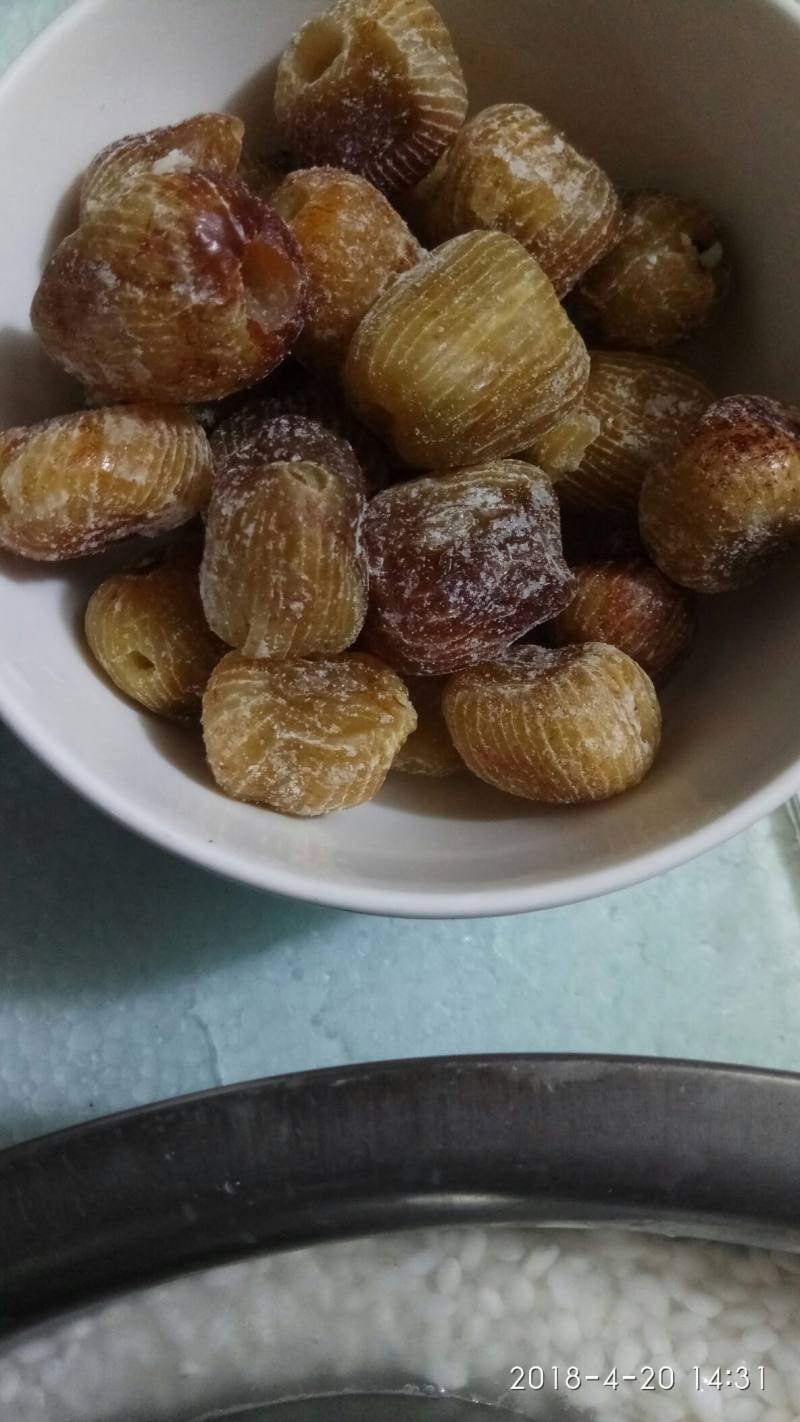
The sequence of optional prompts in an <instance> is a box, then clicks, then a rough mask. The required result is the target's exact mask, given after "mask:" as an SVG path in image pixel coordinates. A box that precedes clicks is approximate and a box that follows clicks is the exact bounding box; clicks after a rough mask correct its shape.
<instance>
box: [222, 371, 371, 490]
mask: <svg viewBox="0 0 800 1422" xmlns="http://www.w3.org/2000/svg"><path fill="white" fill-rule="evenodd" d="M297 370H298V372H299V377H300V378H299V379H295V378H294V372H293V374H292V378H291V380H287V381H286V382H284V381H283V380H282V379H279V384H278V387H277V388H276V387H275V385H274V383H273V382H269V384H267V385H264V386H260V387H259V389H258V391H253V393H252V394H251V395H248V397H247V398H246V399H245V400H244V401H243V402H242V403H241V404H239V406H238V408H237V409H235V410H233V411H232V412H230V413H228V414H227V415H226V417H225V418H224V419H222V420H221V421H220V422H219V423H218V424H216V425H215V428H214V432H213V435H212V438H211V449H212V452H213V455H214V461H215V463H216V464H217V465H219V466H221V464H222V462H223V461H224V460H226V459H227V458H229V457H230V456H231V455H232V454H233V453H234V452H235V451H236V450H237V449H238V448H239V447H240V446H241V445H242V444H243V443H248V442H249V441H250V440H251V439H252V437H253V435H254V434H255V433H257V431H258V430H259V429H260V428H261V427H262V426H263V425H265V424H267V423H269V422H271V421H272V420H274V419H277V418H279V417H281V416H284V415H301V416H303V417H305V418H306V419H309V420H313V421H314V422H315V423H317V424H320V425H323V426H324V428H325V429H327V430H330V432H331V433H332V434H334V435H338V436H339V437H340V438H341V439H343V440H346V441H347V443H348V444H349V445H350V446H351V448H352V449H353V451H354V453H355V455H356V458H357V459H358V462H359V464H360V466H361V469H362V472H363V474H364V478H365V480H366V486H367V493H368V494H370V495H371V494H375V493H377V492H378V491H379V490H380V489H384V488H385V487H386V485H387V484H388V483H389V482H390V470H389V462H388V459H387V452H386V450H385V449H384V447H383V445H382V444H381V443H380V441H379V440H377V439H376V438H375V436H374V435H373V434H371V433H370V431H369V430H368V429H367V428H366V427H365V426H364V425H363V424H362V423H361V421H360V420H359V419H357V418H356V416H355V415H354V414H353V412H352V410H351V409H350V407H349V406H348V405H346V404H345V403H344V401H343V400H342V398H341V396H337V395H336V394H335V392H334V391H333V390H332V389H331V388H330V386H328V385H324V384H322V383H321V382H320V381H318V380H314V379H313V378H312V377H311V376H309V375H307V374H306V373H305V371H302V370H301V369H300V367H299V366H298V367H297ZM280 376H281V377H282V376H283V370H281V372H280Z"/></svg>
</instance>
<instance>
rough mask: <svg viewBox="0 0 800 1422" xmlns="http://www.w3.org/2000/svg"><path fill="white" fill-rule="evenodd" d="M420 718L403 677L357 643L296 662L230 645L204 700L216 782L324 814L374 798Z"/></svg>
mask: <svg viewBox="0 0 800 1422" xmlns="http://www.w3.org/2000/svg"><path fill="white" fill-rule="evenodd" d="M416 722H417V716H416V712H415V711H414V708H413V706H412V705H411V702H410V700H409V697H408V693H407V691H406V688H405V686H404V685H403V683H402V681H401V680H400V678H399V677H398V676H396V675H395V673H394V672H393V671H390V669H389V668H388V667H386V666H383V665H382V664H381V663H380V662H378V661H376V660H375V658H374V657H369V656H365V655H362V654H360V653H356V652H351V653H346V654H345V655H344V656H341V657H336V658H331V659H319V660H315V661H292V662H266V661H250V660H248V659H247V658H246V657H243V656H241V655H240V654H239V653H238V652H231V653H229V654H228V656H226V657H224V658H223V660H222V661H221V662H220V663H219V665H218V666H217V668H216V670H215V671H214V672H213V674H212V677H211V680H210V682H209V685H208V690H207V691H206V695H205V699H204V702H203V731H204V735H205V742H206V752H207V755H208V761H209V765H210V766H211V770H212V772H213V774H214V777H215V779H216V781H217V784H218V785H219V786H220V787H221V788H222V789H223V790H224V791H225V792H226V793H227V794H228V795H232V796H233V797H234V798H235V799H237V800H248V801H251V802H252V803H254V804H258V805H268V806H269V807H270V808H271V809H273V810H280V811H282V812H283V813H284V814H287V815H326V814H329V813H330V812H331V811H333V810H346V809H349V808H351V807H352V806H354V805H361V804H363V803H364V802H365V801H366V800H371V799H373V797H374V796H375V795H377V793H378V791H379V790H380V788H381V786H382V785H383V782H384V780H385V779H386V776H387V774H388V772H389V770H390V769H391V766H392V762H393V760H394V758H395V756H396V755H397V752H398V750H399V749H400V746H401V745H402V744H403V741H404V740H405V739H406V737H407V736H409V735H410V734H411V732H412V731H413V730H414V728H415V726H416Z"/></svg>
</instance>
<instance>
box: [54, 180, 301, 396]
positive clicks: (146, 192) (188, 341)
mask: <svg viewBox="0 0 800 1422" xmlns="http://www.w3.org/2000/svg"><path fill="white" fill-rule="evenodd" d="M112 176H113V174H112ZM304 302H305V275H304V272H303V266H302V261H301V259H300V254H299V251H298V249H297V244H296V242H295V240H294V238H293V236H292V234H291V232H290V231H289V229H288V227H287V226H286V224H285V223H284V222H283V220H282V218H280V217H278V215H277V213H276V212H273V211H272V209H271V208H269V207H268V206H267V205H266V203H264V202H262V201H260V200H259V199H258V198H256V197H255V196H254V195H253V194H252V193H251V192H250V190H249V189H248V188H247V187H246V186H245V185H244V183H241V182H239V181H238V180H237V179H235V178H226V177H220V176H217V175H215V174H214V173H207V172H204V171H201V170H199V169H195V168H185V169H181V168H177V169H175V170H174V171H167V172H159V171H157V170H153V169H151V170H150V171H149V172H145V173H143V174H141V175H139V176H137V177H136V180H135V181H133V182H131V183H130V185H128V186H123V188H122V190H121V191H119V192H118V193H116V194H115V196H114V201H113V202H111V203H108V204H106V203H105V202H104V201H97V202H94V201H93V202H91V203H90V204H89V208H88V211H87V215H86V216H85V218H84V220H83V221H82V222H81V224H80V226H79V227H78V228H77V229H76V231H75V232H73V233H72V234H71V235H70V236H69V237H66V238H65V239H64V240H63V242H61V244H60V245H59V246H58V247H57V249H56V251H55V253H54V254H53V256H52V257H51V259H50V261H49V262H48V264H47V266H46V268H45V271H44V275H43V276H42V279H41V282H40V284H39V287H38V290H37V292H36V295H35V296H34V299H33V305H32V307H31V321H32V323H33V328H34V330H35V331H36V334H37V335H38V336H39V338H40V340H41V341H42V343H43V345H44V347H45V349H46V350H47V352H48V354H49V355H50V356H51V357H52V358H53V360H55V361H57V362H58V363H59V364H60V365H62V366H63V367H64V369H65V370H67V371H69V372H70V374H72V375H74V376H76V377H77V378H78V379H79V380H80V381H82V382H83V383H84V385H86V386H87V387H88V388H89V390H90V391H91V392H92V394H93V396H94V397H95V398H100V399H104V400H107V401H112V400H120V401H121V400H158V401H170V402H175V403H192V402H201V401H205V400H218V399H222V398H223V397H224V396H226V395H229V394H230V393H231V392H232V391H236V390H241V389H243V388H245V387H247V386H249V385H253V384H255V383H256V381H258V380H261V379H263V378H264V377H265V376H267V375H268V374H269V373H270V371H271V370H273V369H274V368H275V367H276V366H277V365H279V364H280V362H281V361H282V360H283V358H284V357H285V356H286V354H287V353H288V351H289V350H290V349H291V347H292V346H293V344H294V342H295V340H296V339H297V336H298V335H299V333H300V331H301V329H302V324H303V312H304Z"/></svg>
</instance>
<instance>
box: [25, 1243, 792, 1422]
mask: <svg viewBox="0 0 800 1422" xmlns="http://www.w3.org/2000/svg"><path fill="white" fill-rule="evenodd" d="M799 1326H800V1260H798V1259H797V1258H796V1257H794V1256H791V1257H790V1256H783V1255H773V1254H767V1253H765V1252H761V1251H747V1250H741V1249H730V1248H722V1247H719V1246H710V1245H693V1244H687V1243H682V1242H674V1243H673V1242H670V1241H667V1240H658V1239H653V1238H648V1237H646V1236H642V1235H624V1234H618V1233H617V1234H613V1233H608V1234H607V1233H604V1232H598V1231H591V1232H589V1233H574V1232H573V1233H569V1232H566V1231H520V1230H517V1231H511V1230H469V1231H467V1230H453V1231H429V1232H426V1233H419V1234H410V1235H400V1236H395V1237H393V1238H388V1239H386V1238H384V1239H379V1240H375V1239H367V1240H363V1241H359V1242H357V1243H354V1244H343V1245H342V1244H336V1245H328V1246H324V1247H318V1248H317V1249H312V1250H305V1251H303V1252H300V1253H295V1254H288V1255H283V1256H278V1257H276V1258H273V1259H267V1260H260V1261H255V1262H252V1263H249V1264H246V1265H237V1266H235V1267H233V1268H227V1269H218V1270H216V1271H215V1272H213V1273H209V1274H202V1275H199V1276H197V1277H195V1278H191V1279H187V1280H184V1281H181V1282H178V1283H175V1284H170V1285H164V1286H161V1287H158V1288H155V1289H151V1290H148V1291H147V1292H146V1293H144V1294H142V1295H139V1296H138V1297H136V1296H134V1297H131V1298H129V1299H127V1300H124V1301H121V1302H119V1303H114V1304H111V1305H109V1306H106V1307H101V1308H100V1309H99V1310H98V1311H97V1312H94V1313H89V1314H86V1315H82V1316H77V1317H76V1318H74V1319H73V1320H71V1321H69V1322H67V1323H66V1324H62V1325H58V1326H56V1327H55V1328H54V1329H53V1331H52V1332H50V1331H48V1330H47V1329H44V1330H42V1331H41V1332H38V1333H34V1334H32V1335H28V1336H27V1337H26V1338H24V1339H22V1340H21V1341H20V1342H19V1344H18V1345H17V1346H16V1347H14V1348H12V1349H10V1351H9V1352H7V1353H6V1355H5V1357H4V1356H3V1354H2V1352H0V1408H2V1405H3V1403H5V1405H6V1408H7V1415H8V1416H9V1418H11V1417H13V1422H185V1419H189V1418H191V1419H193V1422H196V1419H197V1418H198V1417H199V1416H200V1415H201V1414H202V1415H203V1417H206V1418H207V1417H208V1416H209V1413H210V1412H211V1411H212V1409H214V1411H213V1414H212V1415H214V1416H217V1415H218V1414H217V1412H216V1409H217V1408H231V1407H234V1406H237V1405H243V1404H246V1403H256V1402H258V1401H261V1402H266V1401H269V1400H275V1399H277V1398H280V1397H286V1396H293V1395H297V1393H299V1392H304V1391H305V1392H314V1391H334V1390H341V1389H342V1388H345V1387H351V1388H353V1387H356V1388H357V1387H361V1388H365V1387H369V1386H370V1385H372V1386H373V1387H381V1386H382V1387H386V1388H400V1387H403V1386H413V1387H416V1388H421V1387H429V1388H434V1389H441V1390H444V1391H448V1392H450V1391H452V1392H457V1393H460V1394H461V1395H467V1396H477V1397H480V1398H483V1399H485V1400H486V1401H490V1402H497V1401H501V1400H502V1402H503V1405H504V1406H506V1407H511V1408H514V1409H515V1410H516V1411H518V1412H520V1413H522V1414H523V1415H526V1416H528V1417H531V1418H538V1419H542V1422H553V1419H554V1418H556V1417H558V1418H560V1419H561V1422H566V1418H567V1417H568V1416H569V1417H573V1418H574V1419H575V1422H580V1419H581V1418H587V1419H590V1418H597V1419H602V1418H609V1422H611V1419H613V1422H796V1419H797V1418H798V1417H800V1411H799V1410H798V1406H799V1404H798V1398H800V1348H799V1347H798V1327H799ZM537 1366H538V1367H540V1368H541V1369H542V1370H543V1372H544V1374H545V1379H546V1381H545V1379H543V1381H545V1385H544V1386H543V1387H542V1388H541V1389H539V1388H538V1387H536V1386H534V1387H533V1388H524V1389H522V1390H512V1383H513V1382H515V1381H519V1372H518V1371H516V1372H513V1371H512V1370H513V1369H515V1368H516V1369H522V1370H523V1373H524V1375H525V1377H526V1379H527V1376H528V1370H529V1369H530V1368H535V1367H537ZM554 1368H557V1369H558V1370H559V1373H558V1386H557V1387H556V1386H555V1385H554V1384H555V1377H554V1373H553V1371H552V1370H553V1369H554ZM569 1368H572V1369H574V1370H575V1371H574V1372H573V1373H572V1374H571V1380H572V1382H573V1384H574V1383H575V1382H576V1381H578V1379H580V1386H578V1387H574V1386H573V1387H572V1388H569V1387H567V1369H569ZM614 1368H616V1369H617V1382H618V1384H619V1385H618V1387H617V1388H616V1389H614V1387H613V1386H612V1385H611V1384H610V1383H609V1385H608V1386H604V1385H603V1384H604V1381H605V1379H607V1378H608V1377H609V1376H610V1374H611V1372H612V1369H614ZM662 1368H666V1369H670V1370H671V1372H666V1373H663V1374H662V1373H661V1372H660V1370H661V1369H662ZM695 1368H697V1369H698V1370H699V1371H698V1373H697V1374H695V1372H694V1369H695ZM717 1368H719V1369H720V1381H721V1383H722V1386H721V1388H720V1389H717V1388H715V1387H714V1386H713V1385H710V1384H709V1382H708V1379H709V1378H713V1375H714V1373H715V1370H716V1369H717ZM737 1368H745V1369H746V1370H747V1373H746V1375H745V1374H744V1373H737V1371H736V1370H737ZM759 1368H763V1369H764V1372H763V1387H762V1375H761V1373H760V1372H759ZM651 1370H652V1373H651ZM587 1374H588V1375H591V1376H587ZM594 1376H597V1378H598V1381H593V1378H594ZM623 1377H626V1378H630V1379H631V1381H628V1382H623V1381H622V1379H623ZM748 1378H749V1384H750V1385H749V1387H746V1388H745V1387H744V1386H742V1387H741V1388H737V1387H736V1386H735V1385H734V1384H735V1382H736V1381H738V1382H739V1383H741V1384H742V1385H743V1384H744V1383H745V1381H746V1380H747V1379H748ZM533 1381H534V1383H535V1384H538V1383H539V1375H538V1373H534V1376H533ZM660 1382H661V1384H663V1385H661V1386H660V1385H659V1383H660ZM651 1383H652V1390H649V1388H648V1389H646V1390H643V1385H644V1384H651ZM562 1409H563V1410H562ZM3 1415H4V1416H5V1415H6V1414H5V1413H3ZM426 1415H427V1414H426ZM431 1416H432V1417H433V1418H435V1416H436V1414H435V1411H432V1412H431Z"/></svg>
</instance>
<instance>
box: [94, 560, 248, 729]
mask: <svg viewBox="0 0 800 1422" xmlns="http://www.w3.org/2000/svg"><path fill="white" fill-rule="evenodd" d="M199 573H200V557H199V553H198V552H196V551H190V552H183V551H181V552H171V553H167V554H166V555H160V556H156V557H154V558H151V559H148V560H147V561H146V562H144V563H142V564H140V565H139V566H137V567H135V568H132V569H131V570H130V571H129V572H126V573H118V574H116V575H115V576H114V577H111V578H106V580H105V582H103V583H101V584H100V586H99V588H97V589H96V591H95V592H94V593H93V594H92V597H91V598H90V600H89V605H88V607H87V609H86V640H87V642H88V643H89V647H90V649H91V651H92V654H93V656H94V657H95V659H96V660H97V661H98V662H99V664H100V666H101V667H102V668H103V670H104V672H105V673H106V675H107V676H108V677H109V678H110V679H111V681H113V683H114V685H115V686H117V687H118V688H119V690H120V691H123V692H124V693H125V695H126V696H130V697H131V698H132V699H133V700H134V701H138V702H139V703H140V705H142V706H145V707H146V708H147V710H148V711H154V712H155V713H156V714H157V715H159V716H166V717H168V718H170V719H172V720H198V719H199V717H200V707H201V702H202V697H203V692H204V691H205V689H206V684H207V682H208V678H209V677H210V675H211V673H212V671H213V669H214V667H215V666H216V664H217V662H218V661H219V660H220V658H221V657H222V656H223V654H224V653H225V651H226V650H227V649H226V647H225V645H224V643H223V642H220V640H219V639H218V638H217V637H215V636H214V634H213V632H211V630H210V629H209V626H208V624H207V622H206V619H205V617H204V615H203V605H202V603H201V601H200V585H199Z"/></svg>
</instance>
